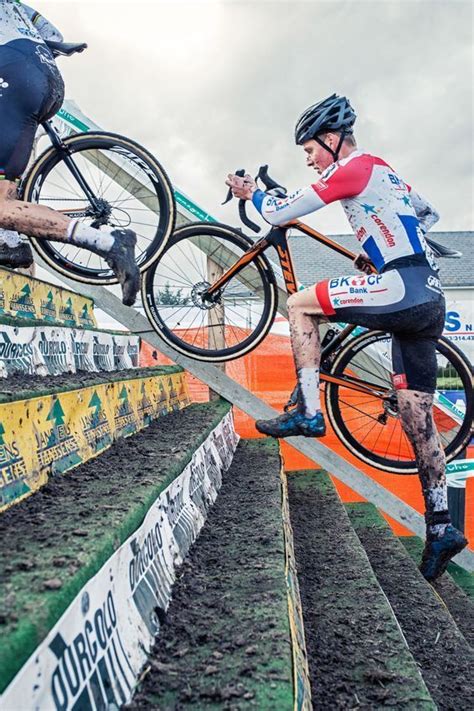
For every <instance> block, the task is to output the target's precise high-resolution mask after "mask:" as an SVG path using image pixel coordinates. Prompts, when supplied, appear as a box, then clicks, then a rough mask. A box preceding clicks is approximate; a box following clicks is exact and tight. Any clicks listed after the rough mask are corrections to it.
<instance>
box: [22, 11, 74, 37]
mask: <svg viewBox="0 0 474 711" xmlns="http://www.w3.org/2000/svg"><path fill="white" fill-rule="evenodd" d="M21 7H22V8H23V10H24V11H25V13H26V14H27V15H28V17H29V19H30V21H31V23H32V24H33V25H34V26H35V28H36V29H37V30H38V32H39V34H40V35H41V37H42V38H43V39H44V40H51V41H53V42H62V41H63V40H64V37H63V36H62V34H61V32H60V31H59V30H58V29H57V28H56V27H55V26H54V25H53V23H52V22H50V21H49V20H47V19H46V18H45V17H43V16H42V15H40V13H39V12H36V10H34V9H33V8H32V7H29V5H25V4H24V3H21Z"/></svg>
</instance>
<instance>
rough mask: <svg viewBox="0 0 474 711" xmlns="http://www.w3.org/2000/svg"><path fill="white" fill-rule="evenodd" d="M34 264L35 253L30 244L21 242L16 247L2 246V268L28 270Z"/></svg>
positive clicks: (0, 251) (0, 263)
mask: <svg viewBox="0 0 474 711" xmlns="http://www.w3.org/2000/svg"><path fill="white" fill-rule="evenodd" d="M32 264H33V252H32V251H31V247H30V245H29V243H28V242H20V243H19V244H18V245H15V246H14V247H10V246H9V245H8V244H0V266H2V267H8V268H9V269H27V268H28V267H31V265H32Z"/></svg>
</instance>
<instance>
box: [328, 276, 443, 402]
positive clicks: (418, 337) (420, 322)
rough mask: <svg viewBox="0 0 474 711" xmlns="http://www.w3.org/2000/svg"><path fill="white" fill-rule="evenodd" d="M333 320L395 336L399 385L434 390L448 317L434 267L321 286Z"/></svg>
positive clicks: (396, 382) (343, 279)
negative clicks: (438, 346)
mask: <svg viewBox="0 0 474 711" xmlns="http://www.w3.org/2000/svg"><path fill="white" fill-rule="evenodd" d="M316 296H317V298H318V301H319V303H320V305H321V307H322V309H323V311H324V313H325V315H326V316H327V318H328V320H329V321H343V322H344V323H351V324H352V323H353V324H355V325H357V326H365V327H366V328H370V329H377V330H382V331H388V332H389V333H391V334H392V363H393V371H394V375H393V381H394V385H395V387H396V388H399V389H404V388H405V389H409V390H420V391H421V392H426V393H434V391H435V389H436V374H437V362H436V342H437V340H438V338H439V337H440V336H441V334H442V332H443V328H444V320H445V308H446V307H445V301H444V295H443V290H442V288H441V284H440V282H439V279H438V275H437V273H436V272H435V271H434V270H433V269H431V267H430V266H428V265H423V266H409V267H405V268H399V269H390V268H388V269H387V271H385V272H383V273H382V274H371V275H370V276H367V275H361V276H359V275H351V276H345V277H338V278H337V279H327V280H326V281H322V282H320V283H319V284H316Z"/></svg>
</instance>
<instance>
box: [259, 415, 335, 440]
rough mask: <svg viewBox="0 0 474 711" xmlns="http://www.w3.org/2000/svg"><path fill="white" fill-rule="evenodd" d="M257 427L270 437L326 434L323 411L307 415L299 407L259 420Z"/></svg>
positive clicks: (319, 435)
mask: <svg viewBox="0 0 474 711" xmlns="http://www.w3.org/2000/svg"><path fill="white" fill-rule="evenodd" d="M255 427H256V428H257V430H258V431H259V432H261V433H262V434H265V435H268V436H269V437H294V436H298V435H302V436H303V437H324V435H325V434H326V424H325V422H324V415H323V413H322V412H317V413H316V415H315V416H314V417H305V416H304V414H303V413H302V412H301V411H300V410H299V409H298V408H295V409H294V410H292V411H291V412H285V413H284V414H283V415H280V416H279V417H275V418H274V419H272V420H257V421H256V423H255Z"/></svg>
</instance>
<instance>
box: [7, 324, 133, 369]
mask: <svg viewBox="0 0 474 711" xmlns="http://www.w3.org/2000/svg"><path fill="white" fill-rule="evenodd" d="M139 352H140V338H139V337H138V336H133V335H131V334H127V333H123V332H122V333H120V332H113V331H96V330H92V329H79V328H66V327H62V326H47V325H41V326H34V327H33V326H13V325H11V326H10V325H7V324H0V377H8V376H9V375H12V374H13V373H27V374H29V375H59V374H60V373H76V372H78V371H87V372H93V373H97V372H100V371H107V372H111V371H114V370H129V369H130V368H138V359H139Z"/></svg>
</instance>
